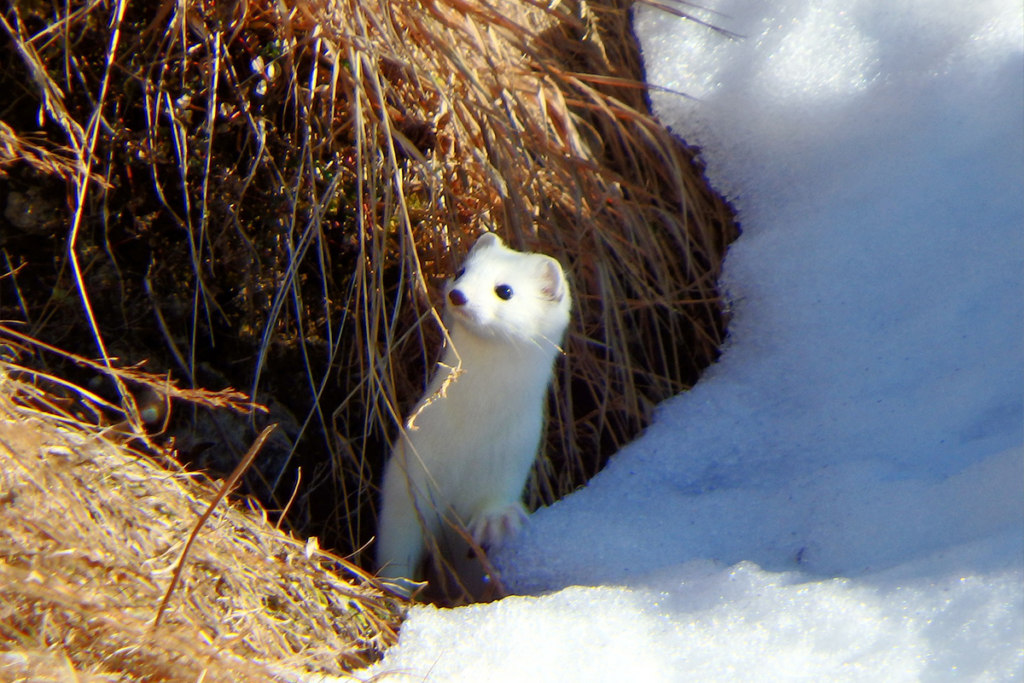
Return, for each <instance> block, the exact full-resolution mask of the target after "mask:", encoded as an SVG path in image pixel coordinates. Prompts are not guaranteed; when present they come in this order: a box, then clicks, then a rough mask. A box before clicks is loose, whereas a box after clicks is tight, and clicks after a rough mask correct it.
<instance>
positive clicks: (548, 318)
mask: <svg viewBox="0 0 1024 683" xmlns="http://www.w3.org/2000/svg"><path fill="white" fill-rule="evenodd" d="M445 304H446V306H447V310H448V319H449V324H452V325H456V326H461V327H462V328H464V329H466V330H467V331H468V332H470V333H472V334H474V335H476V336H478V337H481V338H485V339H494V340H496V341H511V342H517V341H518V342H522V343H528V344H533V345H539V346H541V347H543V348H547V349H554V348H557V347H558V345H559V344H561V342H562V337H563V336H564V335H565V328H566V327H567V326H568V325H569V308H570V306H571V296H570V294H569V283H568V282H567V281H566V279H565V273H563V272H562V266H560V265H559V263H558V261H556V260H555V259H553V258H551V257H550V256H545V255H543V254H528V253H524V252H521V251H515V250H513V249H509V248H508V247H506V246H505V244H504V243H503V242H502V241H501V239H500V238H499V237H498V236H497V235H495V234H494V233H486V234H484V235H483V236H481V237H480V239H478V240H477V241H476V244H474V245H473V249H472V250H470V252H469V256H467V257H466V261H465V262H464V263H463V265H462V268H460V269H459V271H458V272H457V273H456V274H455V278H454V279H453V280H451V281H450V282H449V283H448V287H447V288H446V291H445Z"/></svg>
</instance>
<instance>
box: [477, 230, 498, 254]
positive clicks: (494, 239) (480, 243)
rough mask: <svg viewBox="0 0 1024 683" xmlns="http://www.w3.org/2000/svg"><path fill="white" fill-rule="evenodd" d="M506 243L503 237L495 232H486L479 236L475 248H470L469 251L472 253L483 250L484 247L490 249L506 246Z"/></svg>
mask: <svg viewBox="0 0 1024 683" xmlns="http://www.w3.org/2000/svg"><path fill="white" fill-rule="evenodd" d="M504 244H505V243H504V242H502V241H501V238H500V237H498V236H497V235H495V234H494V233H493V232H485V233H484V234H482V235H480V237H479V238H477V241H476V244H474V245H473V248H472V249H470V250H469V253H470V254H472V253H474V252H477V251H483V250H484V249H490V248H491V247H501V246H504Z"/></svg>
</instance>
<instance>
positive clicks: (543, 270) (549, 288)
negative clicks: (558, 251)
mask: <svg viewBox="0 0 1024 683" xmlns="http://www.w3.org/2000/svg"><path fill="white" fill-rule="evenodd" d="M540 258H541V262H540V273H539V276H540V282H541V291H542V292H544V296H545V297H546V298H548V299H550V300H551V301H556V302H557V301H561V300H562V298H563V297H565V296H568V293H569V283H568V282H566V281H565V273H563V272H562V266H561V264H559V263H558V261H556V260H555V259H553V258H551V257H550V256H541V257H540Z"/></svg>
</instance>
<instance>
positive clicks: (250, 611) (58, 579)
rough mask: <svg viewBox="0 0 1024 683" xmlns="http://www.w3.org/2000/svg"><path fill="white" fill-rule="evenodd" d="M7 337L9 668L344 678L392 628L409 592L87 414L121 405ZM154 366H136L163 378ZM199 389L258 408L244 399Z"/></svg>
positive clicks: (3, 519)
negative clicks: (64, 378) (399, 593)
mask: <svg viewBox="0 0 1024 683" xmlns="http://www.w3.org/2000/svg"><path fill="white" fill-rule="evenodd" d="M4 352H5V354H4V355H5V358H4V359H3V360H2V361H0V680H10V681H16V680H32V681H72V680H75V681H81V680H90V681H115V680H116V681H172V682H174V681H181V682H182V683H185V682H189V683H191V682H194V681H197V680H207V681H232V682H233V681H239V680H245V681H261V680H267V681H269V680H279V678H278V677H279V675H280V674H281V673H282V672H284V671H302V670H312V671H318V672H322V673H328V674H334V675H340V674H342V673H344V672H345V671H349V670H352V669H354V668H359V667H362V666H365V665H367V664H369V663H370V662H372V661H374V660H375V659H376V658H377V657H378V656H379V655H380V653H381V652H382V651H383V649H384V648H385V647H387V646H388V645H390V644H391V643H393V642H394V639H395V631H396V630H397V623H396V619H397V616H396V615H397V613H398V609H397V606H396V605H395V604H394V603H393V602H392V601H390V600H388V599H386V598H384V597H383V596H382V595H381V594H380V593H379V591H375V590H374V589H373V588H372V587H371V586H370V582H369V580H368V579H367V577H366V576H365V575H364V574H363V573H362V572H361V571H360V570H358V569H357V568H356V567H354V566H353V565H350V564H348V563H346V562H344V561H343V560H340V559H338V558H336V557H333V556H331V555H330V554H327V553H324V552H322V551H321V550H320V549H319V548H318V547H317V546H316V544H315V542H306V543H304V542H301V541H298V540H295V539H294V538H291V537H289V536H287V535H285V534H283V533H281V532H280V531H278V530H277V529H276V528H275V527H274V526H273V525H272V524H270V523H268V521H267V519H266V516H265V515H264V514H263V513H262V511H261V510H260V509H259V508H251V509H249V510H242V509H240V508H238V507H232V506H229V505H228V504H227V502H226V501H224V500H221V499H220V498H219V497H218V494H217V490H218V489H222V490H221V493H223V485H215V484H214V483H212V482H210V480H208V479H207V478H206V477H205V476H203V475H201V474H197V473H194V472H187V471H185V470H184V469H182V468H181V467H180V466H179V465H178V464H177V463H176V462H175V461H174V460H173V459H171V458H169V457H167V455H166V454H163V453H160V452H154V451H152V450H151V449H150V448H149V447H147V446H146V443H145V441H146V439H145V438H140V439H132V440H133V441H134V442H135V443H136V446H137V447H134V448H133V447H131V446H129V445H128V443H127V442H128V441H129V440H130V435H129V434H126V433H124V432H123V431H119V430H117V429H112V428H109V427H101V426H98V425H97V424H96V423H95V422H93V421H91V420H84V419H83V416H85V415H93V416H97V415H107V416H109V415H112V414H113V413H111V406H109V405H107V404H106V403H105V402H103V401H102V400H100V399H97V398H95V397H93V396H92V395H91V394H90V393H89V392H88V391H86V390H77V391H76V390H73V388H72V387H70V386H68V385H67V384H60V383H57V382H54V381H53V380H50V379H48V378H45V377H40V376H38V375H37V374H36V373H34V372H31V371H28V370H26V369H25V368H22V367H20V366H18V365H15V364H13V363H12V362H11V360H10V357H11V354H10V352H11V347H6V348H5V349H4ZM159 379H160V378H154V377H151V376H147V375H145V374H143V373H139V372H135V373H132V377H131V379H130V380H128V379H127V378H126V381H130V382H131V384H133V385H136V384H148V385H149V386H150V387H151V388H154V389H160V390H161V391H162V390H164V389H166V388H167V387H168V385H167V384H166V382H164V381H159ZM186 394H187V400H192V401H195V402H197V403H203V404H206V405H207V406H208V407H216V406H226V407H228V408H231V409H235V410H244V409H246V405H245V404H242V403H239V402H238V401H237V398H238V397H236V396H230V395H224V394H210V393H207V392H199V391H190V392H186ZM179 400H184V399H179ZM120 417H126V416H125V415H124V414H122V415H121V416H120ZM205 513H209V516H208V519H206V520H205V523H204V520H203V517H202V516H203V515H204V514H205ZM192 534H194V540H193V541H192V542H191V543H188V541H189V539H190V535H192Z"/></svg>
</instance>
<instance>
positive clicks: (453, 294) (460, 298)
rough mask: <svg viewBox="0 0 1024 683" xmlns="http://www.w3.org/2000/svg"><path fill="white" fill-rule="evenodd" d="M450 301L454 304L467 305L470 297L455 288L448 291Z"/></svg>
mask: <svg viewBox="0 0 1024 683" xmlns="http://www.w3.org/2000/svg"><path fill="white" fill-rule="evenodd" d="M448 301H450V302H451V304H452V306H465V305H466V302H467V301H469V299H467V298H466V295H465V294H463V293H462V292H460V291H459V290H457V289H453V290H452V291H450V292H448Z"/></svg>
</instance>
